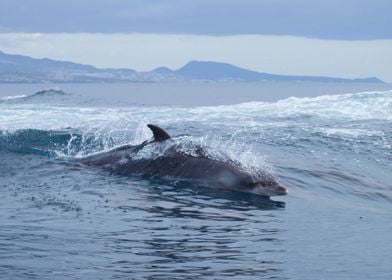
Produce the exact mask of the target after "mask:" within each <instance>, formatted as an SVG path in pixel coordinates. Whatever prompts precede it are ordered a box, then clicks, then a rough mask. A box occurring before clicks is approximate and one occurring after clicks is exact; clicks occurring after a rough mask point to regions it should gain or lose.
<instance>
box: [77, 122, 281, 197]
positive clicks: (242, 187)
mask: <svg viewBox="0 0 392 280" xmlns="http://www.w3.org/2000/svg"><path fill="white" fill-rule="evenodd" d="M147 126H148V127H149V128H150V129H151V131H152V132H153V135H154V138H153V139H152V140H150V141H145V142H143V143H142V144H140V145H135V146H132V145H125V146H121V147H118V148H115V149H113V150H111V151H108V152H103V153H100V154H94V155H91V156H88V157H85V158H83V159H81V163H82V164H85V165H88V166H92V167H99V168H102V169H105V170H108V171H110V172H111V173H114V174H119V175H142V176H147V177H152V178H162V179H169V180H183V181H189V182H194V183H197V184H200V185H202V186H207V187H214V188H219V189H224V190H232V191H240V192H246V193H252V194H256V195H262V196H276V195H286V194H287V189H286V188H284V187H282V186H280V185H279V183H278V181H277V180H276V179H275V178H274V177H273V176H272V175H271V174H269V173H267V172H265V171H263V170H257V171H252V172H247V171H246V170H245V169H244V168H242V167H241V166H240V165H239V164H238V163H236V162H234V161H232V160H227V161H221V160H217V159H213V158H210V157H208V154H207V153H206V151H205V150H204V149H203V148H201V147H200V148H197V149H196V151H195V152H194V153H192V154H188V153H185V152H184V151H183V150H182V149H180V147H179V146H178V145H167V144H168V142H169V141H173V139H172V138H171V137H170V135H169V134H168V133H167V132H166V131H164V130H163V129H162V128H160V127H158V126H156V125H152V124H149V125H147ZM160 145H165V149H164V152H163V153H158V155H156V156H147V157H145V156H140V154H143V151H145V150H148V148H152V149H154V148H157V149H159V148H160Z"/></svg>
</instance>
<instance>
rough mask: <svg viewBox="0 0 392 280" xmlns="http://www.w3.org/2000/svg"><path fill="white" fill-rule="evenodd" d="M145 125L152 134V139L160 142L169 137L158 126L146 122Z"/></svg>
mask: <svg viewBox="0 0 392 280" xmlns="http://www.w3.org/2000/svg"><path fill="white" fill-rule="evenodd" d="M147 126H148V128H149V129H151V131H152V133H153V134H154V141H158V142H162V141H165V140H167V139H170V135H169V134H168V133H167V132H166V131H164V130H163V129H162V128H160V127H159V126H156V125H153V124H148V125H147Z"/></svg>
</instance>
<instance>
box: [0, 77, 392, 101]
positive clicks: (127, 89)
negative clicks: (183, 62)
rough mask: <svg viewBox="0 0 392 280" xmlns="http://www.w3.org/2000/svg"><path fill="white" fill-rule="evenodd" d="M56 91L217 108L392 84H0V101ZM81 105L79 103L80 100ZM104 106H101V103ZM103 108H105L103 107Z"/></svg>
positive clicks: (377, 88) (379, 88) (381, 88)
mask: <svg viewBox="0 0 392 280" xmlns="http://www.w3.org/2000/svg"><path fill="white" fill-rule="evenodd" d="M49 89H58V90H62V91H64V92H67V93H72V94H76V95H78V96H80V98H81V99H95V100H97V102H96V104H97V106H99V105H100V100H105V102H107V101H108V99H107V96H108V95H110V96H113V99H114V100H121V101H122V102H120V103H115V104H112V105H113V106H138V105H140V106H161V105H169V106H185V107H194V106H217V105H233V104H238V103H245V102H253V101H256V102H276V101H278V100H282V99H286V98H289V97H299V98H304V97H310V98H312V97H317V96H321V95H336V94H346V93H358V92H365V91H388V90H392V84H352V83H348V84H346V83H334V84H331V83H314V82H251V83H249V82H243V83H238V82H237V83H234V82H231V83H114V84H113V83H48V84H30V83H28V84H24V83H13V84H10V83H9V84H0V98H2V97H6V96H17V95H31V94H34V93H36V92H39V91H42V90H49ZM81 102H82V100H81ZM102 102H104V101H102ZM102 104H104V103H102ZM104 105H105V104H104Z"/></svg>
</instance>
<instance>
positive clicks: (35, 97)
mask: <svg viewBox="0 0 392 280" xmlns="http://www.w3.org/2000/svg"><path fill="white" fill-rule="evenodd" d="M69 96H71V94H70V93H66V92H64V91H62V90H59V89H48V90H42V91H38V92H36V93H33V94H31V95H16V96H5V97H2V98H0V103H7V104H15V103H16V104H21V103H35V102H54V101H63V100H64V97H69Z"/></svg>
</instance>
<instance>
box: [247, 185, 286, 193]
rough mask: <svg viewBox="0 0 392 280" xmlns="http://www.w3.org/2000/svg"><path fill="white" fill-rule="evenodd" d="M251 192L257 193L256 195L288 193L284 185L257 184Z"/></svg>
mask: <svg viewBox="0 0 392 280" xmlns="http://www.w3.org/2000/svg"><path fill="white" fill-rule="evenodd" d="M250 192H251V193H254V194H258V195H265V196H277V195H286V194H287V193H288V191H287V189H286V188H285V187H282V186H280V185H277V186H261V185H259V186H258V187H256V188H255V189H253V190H252V191H250Z"/></svg>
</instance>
